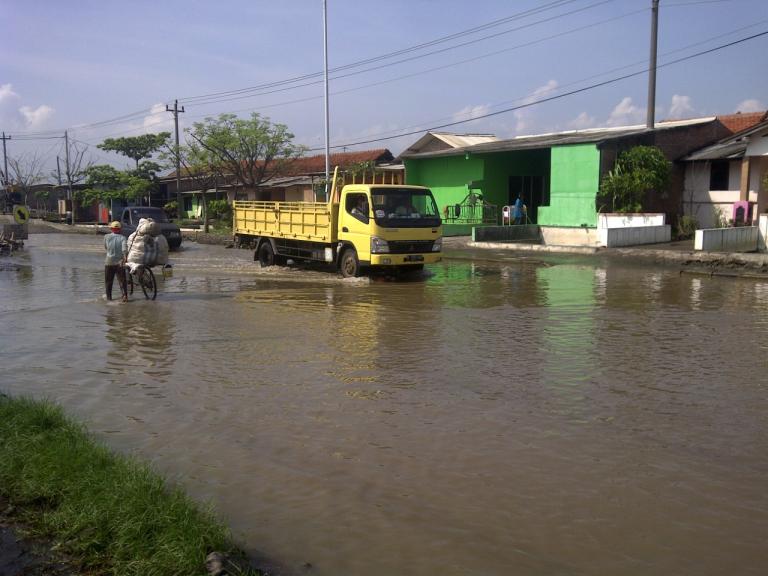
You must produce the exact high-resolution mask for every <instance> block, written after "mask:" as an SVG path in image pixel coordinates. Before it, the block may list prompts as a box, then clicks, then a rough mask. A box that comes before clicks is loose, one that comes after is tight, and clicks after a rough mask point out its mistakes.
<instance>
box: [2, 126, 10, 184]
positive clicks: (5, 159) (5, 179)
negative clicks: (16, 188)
mask: <svg viewBox="0 0 768 576" xmlns="http://www.w3.org/2000/svg"><path fill="white" fill-rule="evenodd" d="M10 139H11V137H10V136H6V135H5V132H3V137H2V141H3V164H4V165H5V169H4V170H3V184H4V185H5V186H8V184H9V183H10V181H11V179H10V177H9V176H8V155H7V154H6V152H5V141H6V140H10Z"/></svg>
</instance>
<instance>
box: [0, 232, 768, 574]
mask: <svg viewBox="0 0 768 576" xmlns="http://www.w3.org/2000/svg"><path fill="white" fill-rule="evenodd" d="M100 242H101V240H100V237H98V236H95V235H94V236H84V235H83V236H80V235H60V234H51V235H36V236H32V237H31V239H30V240H29V241H28V242H27V246H26V248H25V250H24V252H23V253H20V254H18V255H15V256H14V257H13V258H12V260H9V259H7V258H6V259H3V261H1V262H0V264H7V263H8V262H10V261H12V262H14V263H16V264H18V265H19V269H18V270H16V271H14V270H10V269H8V267H7V266H5V267H4V269H3V268H2V267H0V298H1V299H0V319H1V320H2V334H3V335H2V339H1V341H2V346H1V347H0V360H1V361H2V367H3V370H2V374H1V375H0V382H1V384H0V389H2V390H5V391H7V392H10V393H13V394H30V395H32V396H35V397H47V398H50V399H52V400H55V401H57V402H60V403H62V404H63V405H64V406H65V408H66V409H67V410H68V411H69V412H70V413H72V414H74V415H75V416H77V417H79V418H82V419H83V420H85V421H86V422H87V424H88V425H89V427H90V428H91V430H92V431H93V432H94V433H95V434H96V435H97V436H98V437H100V438H101V439H103V440H104V441H105V442H106V443H107V444H108V445H110V446H111V447H113V448H115V449H117V450H119V451H122V452H126V453H132V454H136V455H138V456H140V457H142V458H145V459H147V460H149V461H151V463H152V464H153V465H154V466H155V468H156V469H157V470H159V471H160V472H162V473H163V474H165V475H166V476H167V477H169V478H170V479H171V480H172V481H174V482H178V483H180V484H181V485H182V486H183V487H184V488H185V489H186V490H187V491H188V492H189V493H190V494H191V495H193V497H195V498H196V499H199V500H201V501H210V502H212V503H213V505H214V506H215V508H216V510H217V511H218V513H219V514H220V516H221V518H222V519H223V520H224V521H225V522H227V523H228V524H229V525H230V526H231V527H232V529H233V532H234V534H235V536H236V538H237V539H238V541H239V542H240V543H241V544H242V545H243V546H244V547H245V548H246V549H247V550H248V551H250V552H251V553H253V554H254V555H258V556H260V557H263V558H267V559H269V561H270V562H271V563H272V565H273V566H275V567H276V571H277V572H279V573H281V574H290V575H292V574H305V573H311V574H317V575H321V576H328V575H334V576H339V575H341V576H346V575H369V576H383V575H391V574H408V575H414V576H422V575H424V576H427V575H429V576H432V575H435V574H441V575H443V576H453V575H465V574H471V575H510V574H514V575H536V576H541V575H544V576H549V575H565V574H568V575H605V574H622V575H625V576H626V575H647V574H665V575H670V574H685V575H687V574H696V575H722V574H740V575H747V574H755V575H758V574H759V575H762V574H766V573H768V542H767V540H768V480H767V478H768V426H767V424H768V376H767V373H768V360H767V358H768V282H766V281H760V280H738V279H728V278H709V277H698V276H690V275H680V274H678V272H677V270H675V269H656V268H651V267H641V266H634V267H633V266H629V265H627V264H626V263H620V262H610V261H599V260H584V259H577V258H575V257H566V256H560V257H558V258H554V259H549V260H545V261H537V260H528V259H520V258H515V257H514V256H512V255H507V256H504V257H503V259H502V261H489V260H479V259H477V260H467V259H465V260H459V259H449V260H446V261H445V262H443V263H442V264H440V265H436V266H433V267H431V268H430V270H429V271H428V272H426V273H425V274H423V275H419V276H417V277H416V278H411V279H410V281H399V282H394V281H387V279H379V280H377V281H369V280H368V279H352V280H342V279H340V278H338V277H337V276H336V275H334V274H332V273H330V272H326V271H323V270H313V271H302V270H295V269H286V268H280V269H269V270H261V269H259V268H258V265H257V264H254V263H253V262H252V260H251V255H250V253H248V252H246V251H238V250H226V249H225V248H223V247H217V246H198V245H195V244H193V243H187V244H186V245H185V249H184V250H183V251H182V252H181V253H176V254H173V253H172V256H173V257H174V258H173V259H174V264H175V269H174V270H175V271H174V275H173V277H172V278H168V279H165V280H162V281H161V282H160V288H159V294H158V298H157V300H156V301H155V302H148V301H144V300H143V297H137V296H136V295H134V298H133V301H131V302H129V303H127V304H121V303H119V302H111V303H107V302H106V301H105V300H104V298H103V296H102V294H101V292H102V283H103V279H102V275H103V272H102V270H103V269H102V248H101V243H100Z"/></svg>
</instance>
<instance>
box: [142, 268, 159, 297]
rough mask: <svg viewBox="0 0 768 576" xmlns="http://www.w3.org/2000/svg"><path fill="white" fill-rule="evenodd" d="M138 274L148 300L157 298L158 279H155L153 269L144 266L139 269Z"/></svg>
mask: <svg viewBox="0 0 768 576" xmlns="http://www.w3.org/2000/svg"><path fill="white" fill-rule="evenodd" d="M138 275H139V285H140V286H141V291H142V292H144V296H145V297H146V298H147V300H154V299H155V298H157V281H156V280H155V275H154V274H153V273H152V270H150V269H149V268H147V267H142V268H141V270H139V272H138Z"/></svg>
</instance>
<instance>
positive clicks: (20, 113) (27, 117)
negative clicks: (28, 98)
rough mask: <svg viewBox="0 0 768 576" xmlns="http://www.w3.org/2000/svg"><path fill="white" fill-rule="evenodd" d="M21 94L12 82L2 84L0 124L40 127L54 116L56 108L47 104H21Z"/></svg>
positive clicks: (15, 128)
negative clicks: (33, 105) (32, 105)
mask: <svg viewBox="0 0 768 576" xmlns="http://www.w3.org/2000/svg"><path fill="white" fill-rule="evenodd" d="M20 104H21V96H19V94H17V93H16V92H14V91H13V86H12V85H11V84H2V85H0V124H2V125H3V126H4V127H8V128H11V129H14V130H26V129H38V128H42V127H44V126H45V124H46V122H47V121H48V120H49V119H50V118H51V116H53V113H54V109H53V108H51V107H50V106H48V105H47V104H41V105H40V106H38V107H37V108H32V107H31V106H26V105H24V106H20Z"/></svg>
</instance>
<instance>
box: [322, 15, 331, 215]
mask: <svg viewBox="0 0 768 576" xmlns="http://www.w3.org/2000/svg"><path fill="white" fill-rule="evenodd" d="M323 58H324V61H325V66H324V68H323V70H324V73H323V74H324V79H325V200H326V202H327V201H328V200H330V198H329V194H330V190H329V188H328V186H329V185H330V183H329V180H330V176H331V154H330V143H329V134H328V133H329V126H328V125H329V123H330V120H329V119H330V115H329V112H328V2H327V0H323Z"/></svg>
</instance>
